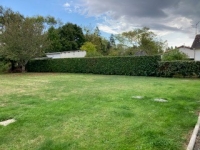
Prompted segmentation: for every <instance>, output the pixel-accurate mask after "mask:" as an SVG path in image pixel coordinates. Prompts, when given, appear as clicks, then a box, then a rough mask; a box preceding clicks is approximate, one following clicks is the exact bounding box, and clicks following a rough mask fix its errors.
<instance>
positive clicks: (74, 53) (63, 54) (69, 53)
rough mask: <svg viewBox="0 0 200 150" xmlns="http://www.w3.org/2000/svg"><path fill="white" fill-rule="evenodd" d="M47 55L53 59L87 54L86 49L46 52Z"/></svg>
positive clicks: (78, 56) (79, 56)
mask: <svg viewBox="0 0 200 150" xmlns="http://www.w3.org/2000/svg"><path fill="white" fill-rule="evenodd" d="M46 55H47V57H49V58H52V59H59V58H81V57H85V56H86V51H65V52H56V53H46Z"/></svg>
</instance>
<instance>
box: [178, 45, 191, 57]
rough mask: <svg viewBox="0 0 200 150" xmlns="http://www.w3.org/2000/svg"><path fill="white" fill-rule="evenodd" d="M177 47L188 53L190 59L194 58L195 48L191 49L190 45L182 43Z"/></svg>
mask: <svg viewBox="0 0 200 150" xmlns="http://www.w3.org/2000/svg"><path fill="white" fill-rule="evenodd" d="M177 49H178V50H179V51H180V52H182V53H184V54H186V55H187V56H188V58H189V59H193V60H194V50H193V49H191V48H190V47H188V46H184V45H182V46H179V47H177Z"/></svg>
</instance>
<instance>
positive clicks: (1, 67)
mask: <svg viewBox="0 0 200 150" xmlns="http://www.w3.org/2000/svg"><path fill="white" fill-rule="evenodd" d="M8 70H9V63H6V62H4V61H0V73H5V72H8Z"/></svg>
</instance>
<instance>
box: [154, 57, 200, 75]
mask: <svg viewBox="0 0 200 150" xmlns="http://www.w3.org/2000/svg"><path fill="white" fill-rule="evenodd" d="M157 75H158V76H163V77H173V76H178V77H180V76H181V77H200V61H170V62H169V61H166V62H159V67H158V71H157Z"/></svg>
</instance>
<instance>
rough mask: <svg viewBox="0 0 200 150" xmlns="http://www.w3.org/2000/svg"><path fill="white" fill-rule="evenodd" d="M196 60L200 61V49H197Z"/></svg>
mask: <svg viewBox="0 0 200 150" xmlns="http://www.w3.org/2000/svg"><path fill="white" fill-rule="evenodd" d="M194 60H195V61H200V49H198V50H195V59H194Z"/></svg>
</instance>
